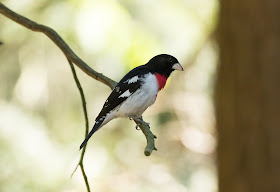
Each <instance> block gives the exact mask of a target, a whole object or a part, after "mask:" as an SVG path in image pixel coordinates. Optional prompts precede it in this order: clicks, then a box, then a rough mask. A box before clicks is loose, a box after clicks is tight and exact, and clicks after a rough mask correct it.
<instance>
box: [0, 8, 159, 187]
mask: <svg viewBox="0 0 280 192" xmlns="http://www.w3.org/2000/svg"><path fill="white" fill-rule="evenodd" d="M0 13H1V14H3V15H4V16H6V17H8V18H10V19H11V20H13V21H15V22H17V23H18V24H20V25H22V26H24V27H26V28H28V29H30V30H32V31H37V32H42V33H44V34H45V35H47V36H48V37H49V38H50V39H51V40H52V41H53V42H54V43H55V44H56V45H57V46H58V47H59V48H60V49H61V51H62V52H63V53H64V55H65V56H66V58H67V59H68V62H69V64H70V66H71V69H72V73H73V76H74V79H75V82H76V84H77V87H78V89H79V91H80V95H81V98H82V103H83V110H84V116H85V126H86V128H85V137H86V136H87V134H88V131H89V130H88V118H87V110H86V100H85V97H84V94H83V90H82V87H81V85H80V83H79V80H78V78H77V75H76V72H75V68H74V66H73V65H72V63H74V64H76V66H78V67H79V68H80V69H81V70H82V71H84V72H85V73H86V74H87V75H89V76H90V77H92V78H94V79H96V80H97V81H99V82H101V83H103V84H105V85H107V86H109V87H110V88H111V89H113V88H114V87H115V86H116V84H117V82H115V81H114V80H112V79H110V78H108V77H106V76H105V75H103V74H102V73H98V72H96V71H95V70H93V69H92V68H91V67H89V66H88V65H87V64H86V63H85V62H84V61H83V60H82V59H81V58H79V57H78V56H77V55H76V54H75V53H74V52H73V51H72V49H71V48H70V47H69V46H68V45H67V44H66V43H65V41H64V40H63V39H62V38H61V37H60V36H59V35H58V34H57V33H56V32H55V31H54V30H53V29H51V28H50V27H47V26H44V25H41V24H38V23H36V22H34V21H31V20H29V19H27V18H26V17H24V16H21V15H19V14H17V13H15V12H13V11H12V10H10V9H9V8H7V7H6V6H5V5H3V4H2V3H0ZM0 44H1V42H0ZM135 122H136V124H137V125H138V126H139V127H140V128H141V130H142V132H143V133H144V135H145V137H146V140H147V146H146V148H145V151H144V154H145V155H146V156H149V155H151V153H152V151H153V150H157V149H156V148H155V144H154V138H156V136H155V135H154V134H153V133H152V132H151V131H150V127H149V125H147V124H145V123H143V121H142V122H141V121H137V120H135ZM85 150H86V146H85V147H84V148H83V150H82V153H81V156H80V160H79V163H78V165H77V167H76V168H75V170H74V171H73V173H72V175H73V174H74V172H75V171H76V169H77V168H78V166H80V168H81V171H82V174H83V177H84V180H85V184H86V187H87V191H88V192H90V187H89V183H88V180H87V176H86V173H85V170H84V166H83V158H84V154H85Z"/></svg>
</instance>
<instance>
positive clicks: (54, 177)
mask: <svg viewBox="0 0 280 192" xmlns="http://www.w3.org/2000/svg"><path fill="white" fill-rule="evenodd" d="M1 2H3V3H4V4H5V5H6V6H8V7H9V8H10V9H12V10H14V11H16V12H17V13H19V14H22V15H24V16H26V17H27V18H30V19H31V20H34V21H36V22H38V23H40V24H44V25H46V26H49V27H51V28H53V29H54V30H56V31H57V32H58V33H59V34H60V35H61V37H62V38H63V39H64V40H65V41H66V42H67V43H68V45H69V46H70V47H71V48H72V49H73V50H74V51H75V53H76V54H77V55H79V56H80V57H81V58H82V59H83V60H84V61H85V62H86V63H87V64H88V65H90V66H91V67H92V68H93V69H95V70H97V71H98V72H101V73H103V74H104V75H106V76H108V77H110V78H112V79H114V80H116V81H119V80H120V78H121V77H123V75H124V74H126V73H127V72H128V71H129V70H131V69H132V68H134V67H136V66H138V65H142V64H145V63H146V62H147V61H148V60H149V59H150V58H152V57H153V56H155V55H157V54H160V53H168V54H171V55H174V56H175V57H176V58H177V59H178V60H179V61H180V63H181V64H182V65H183V67H184V69H185V71H184V72H182V73H181V72H174V73H173V74H172V76H171V78H170V79H169V80H168V83H167V85H166V87H165V89H164V91H162V92H160V94H159V96H158V98H157V101H156V103H155V105H153V107H151V108H149V109H148V110H147V111H146V112H145V113H144V119H145V120H146V121H147V122H150V123H151V129H152V131H153V133H154V134H155V135H157V137H158V139H156V140H155V141H156V147H157V148H158V151H154V152H153V153H152V155H151V156H149V157H146V156H145V155H144V153H143V151H144V148H145V146H146V139H145V137H144V135H143V134H142V132H141V131H137V130H135V124H134V123H133V122H132V121H129V120H128V119H117V120H114V121H112V122H110V123H109V124H107V125H106V126H105V127H103V128H102V129H101V130H100V131H98V132H97V133H96V134H94V135H93V137H92V139H91V140H90V142H89V144H88V147H87V151H86V155H85V158H84V167H85V171H86V173H87V176H88V180H89V184H90V186H91V189H92V191H102V192H111V191H122V192H140V191H141V192H142V191H151V192H154V191H162V192H167V191H175V192H177V191H178V192H205V191H207V192H216V191H218V188H220V191H280V190H278V189H279V188H278V187H279V185H274V184H276V183H277V182H276V181H277V178H280V177H278V176H279V173H280V167H279V165H278V166H277V162H279V161H278V160H280V154H279V152H278V151H279V150H277V148H276V147H275V146H277V145H276V142H275V141H276V140H277V138H279V137H277V136H279V131H277V130H280V129H279V128H280V127H279V124H280V122H279V120H278V119H279V116H280V113H279V108H280V107H279V108H278V107H277V106H279V102H278V103H274V101H275V102H276V101H277V98H278V100H279V97H280V94H279V93H280V91H279V88H277V82H278V80H280V79H279V77H280V75H277V74H279V73H278V72H279V70H280V69H279V62H277V61H279V59H277V56H278V55H279V50H280V49H279V45H280V43H279V42H280V41H279V33H278V32H279V25H273V24H274V23H276V21H277V20H276V18H278V17H277V13H276V12H277V10H278V9H277V7H278V8H279V6H276V5H273V3H268V5H269V6H268V5H265V6H264V5H263V4H262V3H261V2H260V0H258V1H257V3H255V4H254V5H255V6H251V4H250V3H245V2H244V3H242V2H243V1H241V0H238V1H233V0H230V1H228V2H223V3H222V4H219V2H218V1H217V0H174V1H171V0H163V1H148V0H135V1H130V0H58V1H49V0H36V1H35V0H21V1H17V0H4V1H1ZM238 3H239V4H238ZM274 3H275V4H277V3H276V2H274ZM237 5H238V6H237ZM237 7H238V9H237ZM219 8H221V10H220V11H219ZM271 11H272V12H271ZM219 12H220V16H219V17H220V18H219V17H218V15H219V14H218V13H219ZM218 19H219V20H220V21H219V25H218V30H217V32H218V33H216V32H215V29H216V26H217V24H218ZM268 20H269V21H270V22H267V21H268ZM277 34H278V35H277ZM268 37H270V38H268ZM0 41H2V42H3V44H2V45H0V170H1V172H0V191H3V192H6V191H14V192H16V191H62V192H76V191H85V190H86V188H85V184H84V180H83V177H82V174H81V172H80V170H79V169H78V171H77V172H76V173H75V174H74V176H73V178H72V179H70V175H71V173H72V171H73V170H74V168H75V166H76V164H77V162H78V160H79V156H80V151H79V146H80V144H81V142H82V141H83V138H84V116H83V112H82V106H81V99H80V95H79V92H78V89H77V88H76V85H75V82H74V80H73V77H72V73H71V70H70V67H69V64H68V62H67V60H66V59H65V56H64V55H63V54H62V52H61V51H60V50H59V49H58V48H57V47H56V46H55V45H54V43H53V42H52V41H51V40H49V39H48V38H47V37H46V36H44V35H43V34H41V33H35V32H32V31H30V30H28V29H26V28H23V27H22V26H20V25H18V24H16V23H14V22H13V21H11V20H9V19H8V18H6V17H4V16H2V15H0ZM262 53H264V54H262ZM277 53H278V54H277ZM218 58H219V59H218ZM218 61H220V67H217V66H218ZM267 63H269V64H270V65H269V64H267ZM277 63H278V64H277ZM265 64H267V65H265ZM76 69H77V73H78V76H79V79H80V81H81V84H82V86H83V88H84V92H85V96H86V100H87V108H88V115H89V123H90V128H91V126H92V125H93V123H94V119H95V117H96V116H97V115H98V113H99V111H100V110H101V108H102V106H103V103H104V101H105V100H106V98H107V96H108V95H109V94H110V92H111V90H110V89H109V88H108V87H106V86H105V85H103V84H101V83H100V82H98V81H96V80H94V79H92V78H90V77H89V76H87V75H86V74H85V73H83V72H81V71H80V69H78V68H76ZM215 82H217V86H215ZM276 89H277V90H278V91H279V92H277V93H278V94H276V92H275V90H276ZM215 93H216V94H215ZM278 96H279V97H278ZM214 101H215V102H214ZM214 104H215V105H216V107H217V113H216V114H217V115H215V110H214ZM216 119H217V120H216ZM276 121H278V122H279V123H275V122H276ZM216 125H217V126H216ZM217 130H218V131H217ZM217 132H218V133H219V139H218V134H217ZM218 143H219V144H218ZM279 144H280V143H279ZM217 153H218V155H217ZM217 168H218V169H217ZM270 176H271V177H270ZM264 177H265V178H267V179H265V181H268V182H267V183H265V182H264ZM218 180H219V182H218ZM261 181H262V182H261ZM273 181H275V182H273ZM218 183H219V184H218ZM264 183H265V184H264ZM218 186H219V187H218ZM277 186H278V187H277ZM268 189H269V190H268Z"/></svg>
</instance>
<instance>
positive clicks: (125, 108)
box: [116, 73, 158, 117]
mask: <svg viewBox="0 0 280 192" xmlns="http://www.w3.org/2000/svg"><path fill="white" fill-rule="evenodd" d="M157 93H158V83H157V79H156V77H155V76H154V75H152V74H151V73H149V74H147V75H146V76H145V78H144V82H143V84H142V86H141V88H140V89H138V90H137V91H135V92H134V93H133V94H132V95H131V96H130V97H128V98H127V99H126V100H125V101H124V102H123V103H122V104H121V105H120V106H119V109H117V113H116V115H117V116H118V117H127V116H129V115H133V116H136V117H140V116H141V115H142V114H143V112H144V111H145V110H146V109H147V108H148V107H149V106H151V105H152V104H154V102H155V100H156V97H157Z"/></svg>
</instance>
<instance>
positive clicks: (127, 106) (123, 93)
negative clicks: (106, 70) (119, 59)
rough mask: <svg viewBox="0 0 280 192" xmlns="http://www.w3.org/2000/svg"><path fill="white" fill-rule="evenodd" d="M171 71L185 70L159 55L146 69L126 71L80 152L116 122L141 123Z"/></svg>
mask: <svg viewBox="0 0 280 192" xmlns="http://www.w3.org/2000/svg"><path fill="white" fill-rule="evenodd" d="M174 70H179V71H183V70H184V69H183V67H182V65H181V64H180V63H179V61H178V60H177V59H176V58H175V57H173V56H171V55H168V54H160V55H156V56H154V57H153V58H152V59H150V60H149V62H148V63H146V64H145V65H141V66H138V67H136V68H134V69H132V70H131V71H129V72H128V73H127V74H126V75H125V76H124V77H123V78H122V79H121V80H120V82H119V83H118V84H117V85H116V86H115V88H114V89H113V90H112V92H111V94H110V95H109V97H108V98H107V100H106V101H105V103H104V105H103V108H102V110H101V111H100V113H99V115H98V116H97V117H96V119H95V124H94V126H93V128H92V129H91V131H90V132H89V134H88V135H87V137H86V138H85V140H84V141H83V143H82V144H81V145H80V150H81V149H82V148H83V147H84V146H85V145H86V143H87V142H88V140H89V139H90V137H91V136H92V135H93V134H94V133H95V132H96V131H97V130H99V129H100V128H101V127H103V126H104V125H105V124H107V123H108V122H109V121H111V120H113V119H115V118H119V117H124V118H127V117H128V118H130V119H134V120H135V119H138V120H139V121H141V122H144V121H143V120H142V114H143V112H144V111H145V110H146V109H147V108H148V107H149V106H151V105H152V104H154V103H155V100H156V98H157V94H158V92H159V91H160V90H162V89H163V88H164V86H165V84H166V81H167V79H168V77H169V76H170V74H171V73H172V72H173V71H174Z"/></svg>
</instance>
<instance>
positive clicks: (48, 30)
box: [0, 3, 117, 89]
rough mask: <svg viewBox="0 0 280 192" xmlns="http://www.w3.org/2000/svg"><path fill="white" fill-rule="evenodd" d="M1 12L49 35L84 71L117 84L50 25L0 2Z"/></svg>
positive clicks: (107, 83)
mask: <svg viewBox="0 0 280 192" xmlns="http://www.w3.org/2000/svg"><path fill="white" fill-rule="evenodd" d="M0 13H2V14H3V15H5V16H6V17H8V18H9V19H11V20H13V21H15V22H16V23H18V24H20V25H22V26H24V27H26V28H28V29H30V30H32V31H37V32H42V33H44V34H45V35H47V36H48V37H49V38H50V39H51V40H52V41H53V42H54V43H55V44H56V45H57V46H58V47H59V48H60V50H61V51H62V52H63V53H64V55H65V56H66V57H67V58H68V59H69V60H70V61H71V62H73V63H75V64H76V65H77V66H78V67H79V68H80V69H81V70H82V71H84V72H85V73H86V74H88V75H89V76H91V77H92V78H94V79H96V80H97V81H100V82H102V83H104V84H105V85H107V86H109V87H110V88H111V89H113V88H114V87H115V86H116V84H117V83H116V82H115V81H113V80H112V79H110V78H108V77H106V76H104V75H103V74H102V73H98V72H96V71H95V70H93V69H92V68H91V67H89V66H88V65H87V64H86V63H85V62H84V61H83V60H82V59H81V58H80V57H78V56H77V55H76V54H75V53H74V52H73V51H72V49H71V48H70V47H69V46H68V45H67V44H66V43H65V41H64V40H63V39H62V38H61V37H60V36H59V35H58V34H57V33H56V32H55V31H54V30H53V29H51V28H50V27H47V26H44V25H41V24H38V23H36V22H34V21H31V20H29V19H27V18H26V17H24V16H21V15H19V14H17V13H15V12H13V11H12V10H10V9H9V8H7V7H6V6H5V5H4V4H2V3H0Z"/></svg>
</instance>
